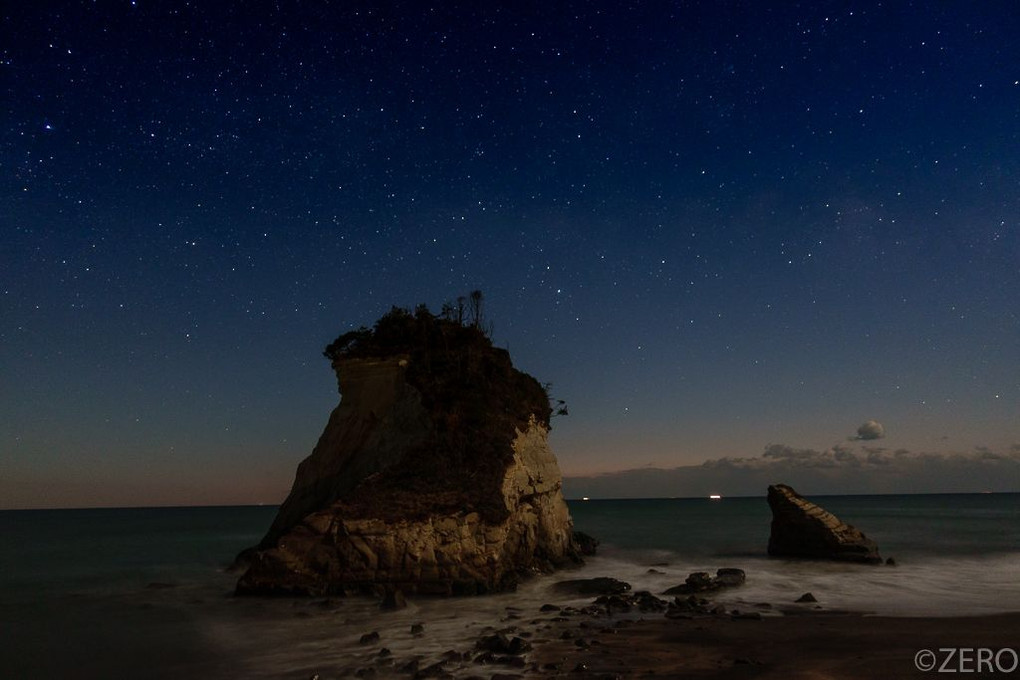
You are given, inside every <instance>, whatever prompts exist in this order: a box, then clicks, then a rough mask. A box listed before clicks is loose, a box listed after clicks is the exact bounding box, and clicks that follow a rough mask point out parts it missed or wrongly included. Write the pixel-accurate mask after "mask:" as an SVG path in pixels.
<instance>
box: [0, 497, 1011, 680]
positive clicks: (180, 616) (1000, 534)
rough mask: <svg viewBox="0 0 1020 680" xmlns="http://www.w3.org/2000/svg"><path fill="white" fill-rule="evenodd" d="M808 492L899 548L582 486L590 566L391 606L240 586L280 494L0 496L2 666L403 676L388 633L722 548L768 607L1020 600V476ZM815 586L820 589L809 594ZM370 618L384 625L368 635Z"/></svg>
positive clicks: (435, 648) (442, 647) (702, 502)
mask: <svg viewBox="0 0 1020 680" xmlns="http://www.w3.org/2000/svg"><path fill="white" fill-rule="evenodd" d="M812 500H814V501H815V502H817V503H819V504H820V505H822V506H823V507H825V508H826V509H828V510H830V511H831V512H833V513H834V514H835V515H836V516H838V517H840V518H841V519H843V520H844V521H846V522H848V523H851V524H853V525H855V526H857V527H858V528H860V529H861V530H863V531H864V532H865V533H866V534H867V535H868V536H869V537H870V538H872V539H874V540H875V541H876V542H877V543H878V545H879V548H880V550H881V553H882V555H883V557H892V558H893V559H894V560H895V562H896V564H895V566H886V565H881V566H868V565H851V564H839V563H830V562H816V561H793V560H785V559H774V558H769V557H768V556H767V555H766V545H767V542H768V535H769V523H770V519H771V514H770V511H769V508H768V505H767V503H766V501H765V498H764V497H760V498H730V497H727V498H721V499H707V498H679V499H654V500H587V501H570V502H569V506H570V511H571V515H572V516H573V519H574V523H575V528H576V529H578V530H580V531H584V532H586V533H588V534H591V535H592V536H595V537H597V538H598V539H599V540H600V541H601V545H600V546H599V554H598V555H597V556H596V557H593V558H589V559H588V560H587V563H586V564H585V565H584V566H583V567H580V568H577V569H572V570H569V571H565V572H560V573H557V574H554V575H550V576H541V577H536V578H533V579H530V580H528V581H526V582H525V583H523V584H522V585H521V586H520V588H519V589H518V590H517V592H514V593H505V594H500V595H490V596H483V597H475V598H461V599H430V598H411V599H410V603H409V606H408V607H407V608H405V609H401V610H398V611H393V612H384V611H382V610H380V608H379V606H378V601H377V600H375V599H373V598H370V597H350V598H330V599H327V598H253V597H235V596H234V595H233V586H234V583H235V582H236V579H237V574H235V573H231V572H230V571H229V570H228V565H229V564H230V562H231V561H232V559H233V557H234V556H235V555H236V554H237V553H238V552H240V551H241V550H242V549H243V548H246V547H248V546H251V545H253V544H254V543H256V542H257V541H258V540H259V539H260V538H261V537H262V535H263V533H264V532H265V530H266V529H267V528H268V527H269V524H270V523H271V521H272V519H273V517H274V516H275V513H276V507H270V506H259V507H201V508H194V507H187V508H137V509H88V510H18V511H3V512H0V536H2V540H0V627H2V630H0V676H2V677H4V678H18V679H34V678H83V679H88V678H96V679H100V678H104V679H105V678H135V677H139V678H146V679H155V678H202V679H204V680H208V679H212V680H218V679H221V678H223V679H226V678H253V679H260V678H267V679H268V678H284V679H291V678H293V679H295V680H297V679H303V680H308V679H310V678H313V677H316V676H318V677H319V678H320V680H327V679H328V678H341V677H356V674H357V673H358V671H359V670H363V669H365V668H367V667H368V666H371V665H373V664H374V666H373V667H374V668H376V669H377V671H376V676H375V677H390V676H392V677H408V676H407V675H406V674H405V675H401V674H400V673H399V672H398V671H397V670H396V666H395V665H390V666H386V665H384V664H380V663H379V655H380V648H381V647H382V646H385V647H386V648H387V649H389V650H390V653H391V658H393V659H394V660H397V661H399V660H400V659H404V658H410V657H420V659H421V663H422V664H427V663H429V661H430V660H434V659H438V658H439V656H440V655H441V654H442V653H443V652H445V651H447V650H455V651H456V650H460V651H466V650H468V649H469V648H470V646H471V644H472V643H473V641H474V640H476V639H477V638H478V637H479V636H481V635H483V634H485V633H491V632H492V631H494V630H501V629H503V628H506V627H507V626H511V625H515V624H517V623H519V622H521V621H525V620H528V619H529V618H530V617H534V616H537V615H538V612H539V608H540V607H541V605H542V604H545V603H556V604H559V605H564V604H568V605H576V606H583V605H585V604H587V603H589V602H590V598H589V599H578V600H571V599H570V598H569V597H567V596H564V595H562V594H559V593H556V592H553V590H552V586H553V584H554V583H556V582H557V581H559V580H562V579H565V578H588V577H595V576H611V577H614V578H618V579H621V580H624V581H627V582H628V583H630V584H632V586H633V588H634V590H649V591H651V592H652V593H661V592H662V591H663V590H665V589H666V588H669V587H671V586H674V585H677V584H679V583H682V582H683V581H684V579H685V578H686V576H687V575H688V574H689V573H690V572H693V571H709V572H714V571H715V570H716V569H719V568H721V567H738V568H741V569H743V570H744V571H745V572H746V574H747V582H746V583H745V584H744V585H743V586H741V587H739V588H734V589H732V590H729V591H722V592H721V593H720V594H719V595H718V596H717V597H716V598H715V601H716V602H718V603H722V604H724V605H725V606H726V607H727V608H728V609H741V610H747V609H756V610H758V611H765V613H766V614H767V615H768V614H770V613H771V614H772V615H778V612H779V611H782V610H784V609H785V610H787V611H794V610H795V609H796V608H797V607H802V608H812V609H815V608H820V609H821V610H823V611H824V610H829V611H853V612H860V613H863V614H865V615H891V616H962V615H981V614H994V613H1001V612H1016V611H1020V494H1015V493H1014V494H953V495H909V496H896V495H882V496H826V497H814V498H812ZM807 592H810V593H811V594H812V595H813V596H814V598H815V599H816V600H817V603H816V604H795V600H797V599H798V598H799V597H800V596H801V595H803V594H804V593H807ZM762 603H768V604H770V605H773V607H772V608H771V609H765V608H764V607H762V606H761V605H762ZM635 616H639V615H635ZM647 616H653V615H647ZM415 624H422V626H423V630H421V631H418V630H417V629H414V630H413V629H412V626H414V625H415ZM371 632H378V633H379V634H380V641H379V643H377V644H374V645H366V644H362V643H361V636H362V635H364V634H366V633H371ZM451 670H452V671H453V674H454V676H455V677H467V675H469V674H471V673H472V672H476V671H472V669H471V668H470V665H468V666H465V667H464V668H462V669H457V668H453V669H451ZM387 673H390V675H389V676H387Z"/></svg>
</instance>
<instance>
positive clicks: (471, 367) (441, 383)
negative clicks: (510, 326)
mask: <svg viewBox="0 0 1020 680" xmlns="http://www.w3.org/2000/svg"><path fill="white" fill-rule="evenodd" d="M482 302H483V297H482V294H481V293H480V292H479V291H475V292H474V293H472V294H471V296H470V297H469V298H460V299H459V300H458V304H457V305H453V304H447V305H444V306H443V312H442V313H441V314H440V315H435V314H433V313H432V312H430V311H429V309H428V308H427V307H426V306H425V305H419V306H418V307H417V308H416V309H415V310H414V311H413V312H412V311H410V310H407V309H403V308H400V307H394V308H393V309H391V310H390V311H389V312H388V313H387V314H385V315H384V316H383V317H382V318H380V319H379V320H378V321H377V322H376V323H375V325H374V326H373V327H372V328H371V329H369V328H364V327H362V328H360V329H358V330H355V331H350V332H347V333H344V334H342V335H340V336H339V337H338V338H337V339H336V340H334V341H333V342H332V343H330V344H329V345H328V346H327V347H326V349H325V351H324V352H323V354H324V355H325V356H326V357H327V358H328V359H329V360H330V361H331V362H332V364H333V366H334V368H335V369H336V370H338V371H342V370H343V368H342V365H343V362H344V361H347V360H353V359H373V358H379V359H383V358H393V357H395V356H406V358H407V369H406V380H407V383H408V384H409V385H411V386H412V387H414V388H415V389H416V390H417V391H418V392H419V393H420V394H421V399H422V405H423V406H424V407H425V409H426V411H427V412H428V413H429V416H430V419H431V421H432V425H433V432H432V434H431V436H430V438H429V440H428V441H427V442H426V443H425V444H424V445H422V446H420V447H416V448H414V449H412V450H409V451H408V452H407V453H406V454H405V455H404V457H403V459H402V460H401V462H400V463H399V464H397V465H393V466H392V467H391V468H389V469H387V470H385V471H383V472H382V473H380V474H378V475H375V476H374V477H372V478H369V479H366V480H365V481H364V482H363V483H362V484H361V485H359V487H358V488H357V489H355V490H354V492H353V493H352V494H351V496H349V497H348V498H345V499H344V500H343V501H342V502H343V504H344V505H345V506H346V508H345V509H346V510H347V514H348V516H362V517H369V516H372V517H404V518H406V517H410V516H419V517H420V516H424V515H427V514H431V513H435V512H438V511H444V510H451V509H456V508H460V509H463V510H464V511H467V512H471V511H475V512H479V513H481V514H482V515H483V516H484V517H486V518H487V519H488V520H490V521H494V522H498V521H501V520H502V519H504V518H505V516H506V513H507V509H506V508H505V507H503V506H502V504H500V503H498V502H497V499H499V498H501V494H500V493H499V490H498V486H499V485H500V484H501V483H502V480H503V474H504V472H505V470H506V467H507V466H508V465H509V464H510V463H511V461H512V459H513V455H514V452H513V448H512V442H513V441H514V438H515V436H516V430H520V431H525V430H526V429H527V428H528V424H529V420H530V419H531V418H532V417H534V418H535V420H536V422H537V423H540V424H541V425H542V426H543V427H545V428H548V427H549V420H550V417H551V416H552V411H553V409H552V407H551V406H550V402H549V396H548V394H547V393H546V390H545V388H544V387H543V386H542V385H541V384H540V383H539V382H538V381H537V380H535V379H534V378H533V377H531V376H530V375H528V374H526V373H523V372H522V371H519V370H517V369H515V368H514V367H513V365H512V363H511V361H510V355H509V353H508V352H507V351H506V350H504V349H500V348H497V347H494V346H493V344H492V341H491V339H490V338H489V334H488V332H487V330H486V328H485V325H484V318H483V314H482ZM409 492H410V493H409ZM409 504H413V506H414V507H409Z"/></svg>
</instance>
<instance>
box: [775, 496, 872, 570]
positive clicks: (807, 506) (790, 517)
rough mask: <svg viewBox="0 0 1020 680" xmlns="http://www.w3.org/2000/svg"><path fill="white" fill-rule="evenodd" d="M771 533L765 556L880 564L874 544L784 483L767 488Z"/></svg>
mask: <svg viewBox="0 0 1020 680" xmlns="http://www.w3.org/2000/svg"><path fill="white" fill-rule="evenodd" d="M768 502H769V507H770V508H772V532H771V534H770V536H769V548H768V551H769V555H772V556H775V557H807V558H814V559H830V560H840V561H846V562H866V563H869V564H880V563H881V562H882V558H881V557H880V556H879V554H878V546H877V545H875V542H874V541H872V540H871V539H869V538H868V537H867V536H865V535H864V534H863V533H862V532H861V531H860V530H858V529H856V528H854V527H853V526H851V525H849V524H846V523H844V522H841V521H840V520H839V518H837V517H836V516H835V515H833V514H832V513H831V512H828V511H827V510H825V509H823V508H821V507H819V506H818V505H815V504H814V503H812V502H811V501H809V500H807V499H805V498H804V497H802V496H801V495H799V494H798V493H797V492H796V491H794V490H793V489H792V488H790V487H789V486H787V485H785V484H776V485H773V486H770V487H769V494H768Z"/></svg>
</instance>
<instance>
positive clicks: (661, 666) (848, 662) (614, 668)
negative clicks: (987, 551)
mask: <svg viewBox="0 0 1020 680" xmlns="http://www.w3.org/2000/svg"><path fill="white" fill-rule="evenodd" d="M606 623H609V622H606ZM571 629H572V630H573V632H575V633H576V634H577V637H575V638H573V639H571V640H563V639H551V640H549V641H548V642H539V641H536V645H535V652H534V653H533V654H532V657H531V660H532V662H533V663H534V664H535V667H536V670H534V671H531V672H529V673H528V674H527V675H525V676H523V677H532V676H535V677H603V678H612V677H620V678H651V677H654V678H721V679H722V678H802V679H804V680H807V679H820V678H826V679H833V680H836V679H840V680H842V679H846V680H871V679H875V680H878V679H885V678H920V677H923V676H925V675H928V674H930V673H934V672H936V670H937V668H938V666H939V665H941V664H943V663H947V664H948V667H949V668H952V669H955V671H956V672H975V671H976V669H978V665H977V658H976V656H975V655H976V652H971V653H970V658H969V659H968V658H965V657H966V655H964V657H958V656H956V657H954V656H951V655H950V653H949V652H945V651H940V650H941V649H946V648H953V649H959V648H972V649H975V650H976V649H990V650H992V651H993V653H994V652H998V651H999V650H1003V649H1007V650H1011V651H1007V652H1005V653H1004V654H1003V656H1002V657H1001V658H1000V660H999V668H1002V670H1004V671H1007V672H1011V673H1018V674H1020V669H1015V668H1014V669H1013V670H1012V671H1010V667H1011V666H1013V665H1014V664H1013V661H1014V659H1015V656H1014V654H1016V653H1018V652H1020V612H1012V613H1004V614H989V615H981V616H963V617H955V616H949V617H935V616H927V617H895V616H867V615H863V614H859V613H853V612H806V613H803V614H798V615H784V616H765V617H762V618H761V619H742V618H735V617H730V616H705V617H698V618H691V619H666V618H661V619H659V618H655V619H642V620H636V621H633V622H630V623H623V624H622V625H619V624H617V625H613V624H609V625H605V626H591V625H590V626H589V627H580V626H572V627H568V628H564V630H571ZM578 640H582V641H583V644H579V643H578ZM926 649H927V650H931V651H932V652H933V654H934V656H933V657H928V658H924V659H922V661H927V660H928V659H934V662H935V664H936V666H935V668H933V669H931V670H929V671H927V672H925V671H921V670H919V669H918V668H917V667H916V665H915V655H917V654H918V653H919V652H921V650H926ZM947 657H948V658H947ZM992 663H994V661H993V662H992ZM993 667H994V666H993ZM987 669H988V666H984V667H983V670H984V671H985V672H988V671H987ZM996 673H997V674H999V675H1004V674H1006V673H1003V672H1001V671H999V670H998V669H996Z"/></svg>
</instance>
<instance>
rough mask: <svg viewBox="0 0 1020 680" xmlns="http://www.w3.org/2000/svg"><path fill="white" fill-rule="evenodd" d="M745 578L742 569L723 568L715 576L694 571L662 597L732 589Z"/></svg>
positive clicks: (741, 583)
mask: <svg viewBox="0 0 1020 680" xmlns="http://www.w3.org/2000/svg"><path fill="white" fill-rule="evenodd" d="M746 580H747V576H746V575H745V574H744V570H743V569H734V568H732V567H725V568H723V569H717V570H716V572H715V576H711V575H709V573H708V572H707V571H695V572H692V573H691V574H689V575H688V576H687V578H686V579H685V580H684V582H683V583H681V584H680V585H678V586H673V587H672V588H670V589H668V590H666V591H665V592H664V593H663V594H664V595H693V594H695V593H710V592H714V591H716V590H722V589H723V588H733V587H735V586H740V585H743V584H744V581H746Z"/></svg>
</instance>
